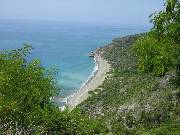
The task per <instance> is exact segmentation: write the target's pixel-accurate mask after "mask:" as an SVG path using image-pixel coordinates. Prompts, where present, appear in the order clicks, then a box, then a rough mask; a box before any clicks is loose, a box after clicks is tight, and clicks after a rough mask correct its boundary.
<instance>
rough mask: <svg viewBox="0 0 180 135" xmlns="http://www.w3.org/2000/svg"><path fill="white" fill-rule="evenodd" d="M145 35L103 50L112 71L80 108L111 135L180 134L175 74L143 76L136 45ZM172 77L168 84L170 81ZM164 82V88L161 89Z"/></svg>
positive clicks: (115, 40)
mask: <svg viewBox="0 0 180 135" xmlns="http://www.w3.org/2000/svg"><path fill="white" fill-rule="evenodd" d="M143 35H144V34H137V35H130V36H126V37H122V38H116V39H114V40H113V41H112V43H111V44H109V45H107V46H105V47H104V48H101V49H100V50H103V51H104V53H103V54H102V57H103V58H104V59H105V60H107V61H108V63H110V65H111V67H112V69H111V71H110V73H109V75H108V77H106V79H105V81H104V82H103V84H102V85H101V86H99V87H98V88H96V89H95V90H94V91H92V92H91V93H90V94H91V96H90V97H89V98H88V99H87V100H86V101H84V102H83V103H81V104H80V105H79V106H78V108H80V109H81V110H82V112H83V113H85V114H88V115H89V117H91V118H93V119H98V120H99V121H101V122H102V123H104V124H105V125H106V127H107V128H108V130H109V132H108V133H109V134H113V135H115V134H117V135H121V134H124V133H128V134H146V133H148V134H154V133H161V132H162V133H164V132H165V131H166V129H167V128H168V129H169V131H168V132H169V134H171V132H173V133H177V134H178V133H179V130H178V129H179V127H180V125H179V124H178V121H179V117H178V114H179V111H178V110H179V106H178V104H179V98H178V95H179V88H177V87H175V86H174V84H173V81H174V73H173V71H171V72H168V73H167V74H168V75H165V77H155V76H153V75H152V74H148V73H146V74H142V73H140V72H139V70H138V62H137V56H136V55H135V54H134V53H132V49H131V48H132V45H133V44H134V43H135V41H136V40H137V39H138V38H140V37H141V36H143ZM166 76H168V78H169V79H168V80H167V77H166ZM162 82H166V83H165V85H164V83H163V87H161V85H162Z"/></svg>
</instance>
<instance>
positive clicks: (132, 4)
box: [0, 0, 163, 25]
mask: <svg viewBox="0 0 180 135" xmlns="http://www.w3.org/2000/svg"><path fill="white" fill-rule="evenodd" d="M162 6H163V0H0V19H33V20H58V21H78V22H93V23H117V24H118V23H119V24H145V25H146V24H148V21H149V17H148V16H149V15H150V14H151V13H152V12H155V11H157V10H160V9H162Z"/></svg>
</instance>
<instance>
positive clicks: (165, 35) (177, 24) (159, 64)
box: [133, 0, 180, 76]
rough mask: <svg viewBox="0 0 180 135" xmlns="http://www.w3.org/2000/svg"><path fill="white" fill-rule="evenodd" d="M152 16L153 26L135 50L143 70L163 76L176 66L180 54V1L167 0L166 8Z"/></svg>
mask: <svg viewBox="0 0 180 135" xmlns="http://www.w3.org/2000/svg"><path fill="white" fill-rule="evenodd" d="M151 17H152V19H151V22H152V23H153V24H154V26H153V28H152V29H151V31H150V32H148V33H146V34H145V36H143V37H142V38H140V39H139V40H137V42H136V43H135V45H134V47H133V50H134V52H135V53H136V54H137V56H138V61H139V68H140V70H141V71H142V72H152V73H153V74H154V75H156V76H161V75H164V74H165V73H166V72H167V71H168V70H170V69H172V67H175V66H174V65H175V61H176V59H177V57H178V56H179V55H180V2H179V1H178V0H167V1H166V3H165V10H162V11H160V12H159V13H157V14H152V15H151Z"/></svg>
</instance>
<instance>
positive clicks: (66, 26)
mask: <svg viewBox="0 0 180 135" xmlns="http://www.w3.org/2000/svg"><path fill="white" fill-rule="evenodd" d="M149 29H150V27H149V26H128V25H127V26H126V25H117V24H116V25H113V24H112V25H111V24H94V23H93V24H90V23H78V22H60V21H36V20H31V21H30V20H0V50H9V49H18V48H22V47H23V44H25V43H28V44H30V45H32V46H33V48H34V49H33V50H32V52H31V54H30V56H29V57H30V58H31V59H34V58H38V59H40V60H41V62H42V66H44V67H46V68H49V69H51V68H57V69H58V75H57V77H56V79H57V83H58V85H59V86H60V91H59V96H60V97H63V98H64V97H68V96H70V95H71V94H73V93H75V92H76V91H78V90H79V89H80V88H81V87H82V86H83V85H84V84H85V82H87V79H88V78H90V76H91V75H93V72H95V68H97V67H96V66H95V61H94V59H93V58H90V57H88V55H89V52H91V51H92V50H95V49H96V48H98V47H100V46H105V45H107V44H109V43H110V42H111V40H112V39H113V38H117V37H122V36H126V35H130V34H136V33H142V32H146V31H148V30H149Z"/></svg>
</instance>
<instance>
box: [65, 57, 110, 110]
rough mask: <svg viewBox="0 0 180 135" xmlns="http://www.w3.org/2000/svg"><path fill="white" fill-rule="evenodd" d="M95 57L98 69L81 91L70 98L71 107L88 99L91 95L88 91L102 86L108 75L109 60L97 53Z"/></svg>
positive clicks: (68, 104) (69, 104)
mask: <svg viewBox="0 0 180 135" xmlns="http://www.w3.org/2000/svg"><path fill="white" fill-rule="evenodd" d="M94 58H95V60H96V62H97V64H98V70H97V72H96V73H95V75H94V76H93V77H92V78H91V79H90V80H89V81H88V82H87V83H86V84H85V85H84V86H83V87H82V88H81V89H80V90H79V91H77V92H76V93H74V94H73V95H72V96H70V97H69V98H68V100H67V106H68V108H69V109H73V108H75V107H76V106H77V105H78V104H80V103H81V102H83V101H84V100H86V99H87V98H88V96H89V94H88V92H89V91H93V90H95V89H96V88H97V87H98V86H100V85H101V84H102V83H103V81H104V80H105V77H106V76H107V74H106V73H107V72H108V71H109V70H110V64H108V62H107V61H106V60H104V59H103V58H102V57H101V56H100V55H98V54H95V55H94Z"/></svg>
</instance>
